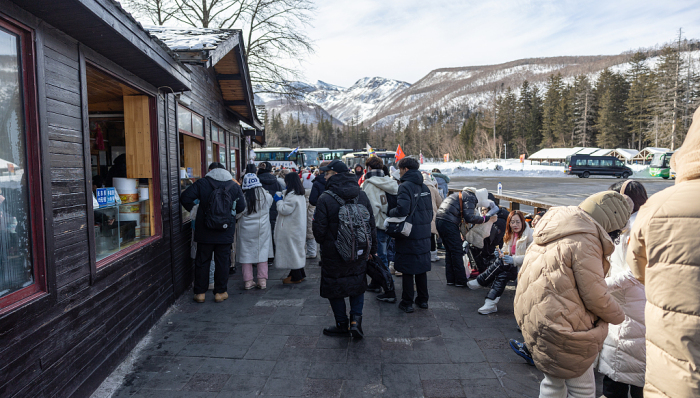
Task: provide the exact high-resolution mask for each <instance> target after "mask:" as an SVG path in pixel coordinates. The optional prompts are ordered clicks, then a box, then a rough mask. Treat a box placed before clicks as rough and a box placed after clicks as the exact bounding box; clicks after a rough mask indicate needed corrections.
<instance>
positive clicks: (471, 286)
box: [467, 279, 482, 290]
mask: <svg viewBox="0 0 700 398" xmlns="http://www.w3.org/2000/svg"><path fill="white" fill-rule="evenodd" d="M467 287H468V288H469V289H471V290H476V289H481V288H482V286H481V285H480V284H479V282H477V281H476V279H472V280H470V281H469V282H467Z"/></svg>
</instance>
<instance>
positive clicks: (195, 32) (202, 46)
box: [144, 26, 237, 51]
mask: <svg viewBox="0 0 700 398" xmlns="http://www.w3.org/2000/svg"><path fill="white" fill-rule="evenodd" d="M144 28H145V29H146V30H147V31H148V33H150V34H152V35H153V36H155V37H157V38H158V39H160V40H161V41H162V42H163V43H165V45H166V46H168V47H169V48H170V49H171V50H173V51H187V50H213V49H215V48H216V47H217V46H218V45H219V43H221V42H223V41H224V40H226V39H228V38H229V37H231V36H232V35H234V34H235V33H236V32H237V30H233V29H210V28H172V27H166V26H146V27H144Z"/></svg>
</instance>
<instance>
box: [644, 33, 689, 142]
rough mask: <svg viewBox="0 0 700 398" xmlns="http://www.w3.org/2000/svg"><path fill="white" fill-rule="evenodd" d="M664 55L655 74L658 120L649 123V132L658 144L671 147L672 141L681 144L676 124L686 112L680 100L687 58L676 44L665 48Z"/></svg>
mask: <svg viewBox="0 0 700 398" xmlns="http://www.w3.org/2000/svg"><path fill="white" fill-rule="evenodd" d="M660 58H661V61H660V62H659V64H658V67H657V68H656V70H655V71H654V74H653V77H654V91H653V93H652V95H651V98H650V102H651V108H652V112H651V116H652V117H653V118H654V122H653V123H650V124H649V126H648V128H647V131H646V133H647V139H648V140H649V141H650V142H653V143H654V146H659V147H666V148H671V146H672V144H673V145H675V146H678V142H679V141H678V138H679V137H676V136H675V135H676V131H675V130H674V128H675V127H674V126H677V125H678V124H679V122H680V120H678V119H679V117H680V115H682V113H680V114H679V112H678V108H679V107H678V105H679V104H678V102H677V100H678V97H682V96H683V94H684V93H683V92H681V91H684V89H685V88H684V84H683V83H685V81H684V77H683V76H681V75H680V69H681V67H682V63H683V60H682V58H681V57H680V54H679V52H678V49H677V48H676V47H673V46H667V47H664V48H663V49H662V50H661V56H660ZM677 82H679V83H677ZM680 142H682V141H680Z"/></svg>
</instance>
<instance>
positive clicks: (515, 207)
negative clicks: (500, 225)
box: [510, 201, 520, 211]
mask: <svg viewBox="0 0 700 398" xmlns="http://www.w3.org/2000/svg"><path fill="white" fill-rule="evenodd" d="M514 210H520V203H518V202H513V201H511V202H510V211H514Z"/></svg>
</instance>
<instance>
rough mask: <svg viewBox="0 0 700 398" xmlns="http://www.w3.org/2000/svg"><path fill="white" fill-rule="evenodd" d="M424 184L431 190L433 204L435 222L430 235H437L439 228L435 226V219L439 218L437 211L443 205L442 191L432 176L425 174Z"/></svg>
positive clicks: (431, 224)
mask: <svg viewBox="0 0 700 398" xmlns="http://www.w3.org/2000/svg"><path fill="white" fill-rule="evenodd" d="M423 184H424V185H425V186H426V187H428V190H430V199H431V201H432V202H433V221H432V222H431V223H430V233H431V234H437V233H438V232H437V227H436V226H435V217H436V216H437V211H438V209H439V208H440V205H441V204H442V196H440V191H438V184H437V180H435V178H433V177H432V176H431V175H430V174H427V173H423Z"/></svg>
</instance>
